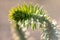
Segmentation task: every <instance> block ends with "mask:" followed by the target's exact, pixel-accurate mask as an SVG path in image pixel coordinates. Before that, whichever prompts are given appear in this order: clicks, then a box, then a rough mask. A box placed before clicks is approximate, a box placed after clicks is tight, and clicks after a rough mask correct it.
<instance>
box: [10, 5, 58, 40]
mask: <svg viewBox="0 0 60 40" xmlns="http://www.w3.org/2000/svg"><path fill="white" fill-rule="evenodd" d="M9 20H10V22H12V24H13V26H12V27H11V28H12V30H14V31H13V32H14V34H13V35H15V36H16V38H14V39H15V40H27V38H26V37H25V32H26V30H23V28H26V29H28V28H29V27H31V28H32V30H33V31H34V30H35V29H36V28H37V27H38V28H39V29H40V30H42V31H43V33H42V35H41V39H42V40H55V39H54V38H57V36H56V30H57V29H56V27H57V24H56V21H54V20H52V18H51V17H50V16H48V15H47V13H46V12H45V11H44V10H43V9H42V8H41V7H39V6H38V5H36V6H33V5H31V4H30V5H26V4H23V5H22V6H19V5H18V6H17V7H14V8H12V9H11V10H10V13H9ZM15 36H14V37H15ZM56 40H58V39H56Z"/></svg>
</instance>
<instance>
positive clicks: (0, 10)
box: [0, 0, 60, 40]
mask: <svg viewBox="0 0 60 40" xmlns="http://www.w3.org/2000/svg"><path fill="white" fill-rule="evenodd" d="M24 2H25V3H27V4H30V3H32V4H34V5H36V4H38V5H40V6H43V8H44V9H45V10H47V12H48V14H49V16H51V17H52V18H53V19H55V20H56V21H57V23H58V25H60V0H0V40H13V38H12V34H11V29H10V23H9V21H8V14H9V10H10V9H11V8H12V7H15V6H17V5H18V4H19V5H22V4H23V3H24ZM30 31H31V30H30ZM40 34H41V33H40V31H38V30H35V31H34V32H33V31H31V37H30V38H29V40H40ZM59 38H60V37H59ZM59 40H60V39H59Z"/></svg>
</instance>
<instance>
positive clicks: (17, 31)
mask: <svg viewBox="0 0 60 40" xmlns="http://www.w3.org/2000/svg"><path fill="white" fill-rule="evenodd" d="M13 24H14V25H13V26H14V27H12V30H13V29H14V32H13V35H14V34H16V37H15V38H14V39H15V40H26V38H25V34H24V32H23V31H22V28H20V27H19V25H18V23H13ZM19 28H20V29H19ZM17 37H18V39H16V38H17Z"/></svg>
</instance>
